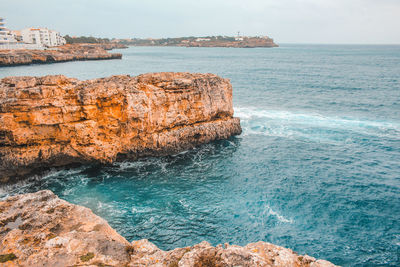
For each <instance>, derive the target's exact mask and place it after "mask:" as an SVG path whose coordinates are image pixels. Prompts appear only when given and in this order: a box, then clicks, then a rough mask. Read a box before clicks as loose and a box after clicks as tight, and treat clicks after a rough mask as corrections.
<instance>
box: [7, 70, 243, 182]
mask: <svg viewBox="0 0 400 267" xmlns="http://www.w3.org/2000/svg"><path fill="white" fill-rule="evenodd" d="M240 133H241V128H240V122H239V119H238V118H234V117H233V107H232V86H231V84H230V82H229V80H227V79H223V78H220V77H218V76H216V75H213V74H190V73H150V74H144V75H140V76H137V77H130V76H129V75H121V76H112V77H109V78H102V79H95V80H87V81H79V80H77V79H71V78H67V77H65V76H60V75H58V76H45V77H8V78H4V79H2V80H0V182H1V181H3V182H7V181H12V180H13V178H15V177H22V176H25V175H29V174H31V173H32V172H35V171H38V170H42V169H45V168H49V167H55V166H64V165H68V164H72V163H90V162H98V163H111V162H113V161H115V160H125V159H136V158H138V157H144V156H160V155H167V154H172V153H176V152H179V151H182V150H186V149H189V148H192V147H194V146H196V145H199V144H203V143H207V142H210V141H213V140H217V139H226V138H228V137H230V136H232V135H237V134H240Z"/></svg>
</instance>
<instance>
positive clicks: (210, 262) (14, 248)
mask: <svg viewBox="0 0 400 267" xmlns="http://www.w3.org/2000/svg"><path fill="white" fill-rule="evenodd" d="M0 211H1V212H0V265H1V266H10V267H11V266H31V267H36V266H41V267H43V266H45V267H46V266H49V267H50V266H51V267H54V266H132V267H133V266H155V267H162V266H165V267H176V266H180V267H191V266H198V267H201V266H218V267H219V266H221V267H222V266H224V267H225V266H226V267H227V266H249V267H250V266H259V267H264V266H282V267H290V266H296V267H300V266H304V267H306V266H307V267H308V266H310V267H311V266H313V267H334V266H335V265H333V264H332V263H330V262H327V261H324V260H316V259H315V258H313V257H310V256H307V255H304V256H300V255H298V254H297V253H295V252H293V251H292V250H290V249H286V248H283V247H279V246H275V245H273V244H270V243H266V242H257V243H251V244H248V245H246V246H244V247H240V246H235V245H229V244H225V245H224V246H222V245H218V246H216V247H212V246H211V245H210V244H209V243H207V242H202V243H200V244H197V245H194V246H191V247H185V248H176V249H174V250H171V251H163V250H160V249H159V248H157V247H156V246H155V245H154V244H152V243H150V242H149V241H147V240H139V241H133V242H132V243H129V242H128V241H127V240H125V239H124V238H123V237H122V236H120V235H119V234H118V233H117V232H116V231H115V230H113V229H112V228H111V227H110V226H109V225H108V223H107V222H106V221H105V220H103V219H101V218H99V217H98V216H96V215H94V214H93V213H92V212H91V211H90V210H89V209H87V208H84V207H81V206H77V205H73V204H70V203H68V202H66V201H64V200H61V199H59V198H57V197H56V196H55V195H54V194H53V193H52V192H51V191H48V190H46V191H39V192H37V193H33V194H24V195H18V196H13V197H9V198H8V199H7V200H5V201H2V202H1V201H0Z"/></svg>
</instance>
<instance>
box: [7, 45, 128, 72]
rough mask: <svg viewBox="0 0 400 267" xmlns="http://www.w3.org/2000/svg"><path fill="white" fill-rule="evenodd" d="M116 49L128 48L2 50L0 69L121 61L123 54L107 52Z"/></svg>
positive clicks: (87, 46) (98, 46)
mask: <svg viewBox="0 0 400 267" xmlns="http://www.w3.org/2000/svg"><path fill="white" fill-rule="evenodd" d="M114 48H126V46H124V45H121V44H67V45H63V46H58V47H54V48H51V49H48V50H28V49H16V50H0V67H2V66H3V67H6V66H16V65H29V64H48V63H57V62H67V61H81V60H104V59H121V58H122V54H120V53H109V52H108V51H106V50H111V49H114Z"/></svg>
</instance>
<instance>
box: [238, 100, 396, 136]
mask: <svg viewBox="0 0 400 267" xmlns="http://www.w3.org/2000/svg"><path fill="white" fill-rule="evenodd" d="M235 116H238V117H240V118H241V124H242V128H243V134H244V135H252V134H256V135H259V134H261V135H267V136H280V137H289V138H292V137H294V138H296V137H303V138H307V139H313V140H315V141H321V142H332V141H333V142H337V141H340V142H346V141H348V140H347V138H348V136H351V135H354V134H364V135H371V136H377V137H388V138H392V139H396V140H399V139H400V123H396V122H390V121H377V120H375V121H374V120H364V119H357V118H351V117H327V116H323V115H321V114H317V113H314V114H312V113H309V114H308V113H301V112H291V111H281V110H264V109H256V108H252V107H237V108H235Z"/></svg>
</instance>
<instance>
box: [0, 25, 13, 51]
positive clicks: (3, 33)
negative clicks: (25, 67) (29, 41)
mask: <svg viewBox="0 0 400 267" xmlns="http://www.w3.org/2000/svg"><path fill="white" fill-rule="evenodd" d="M16 43H17V40H16V39H15V37H14V35H13V34H11V32H10V31H9V30H8V29H7V28H6V27H4V19H3V18H0V45H3V46H4V45H12V44H16Z"/></svg>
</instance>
